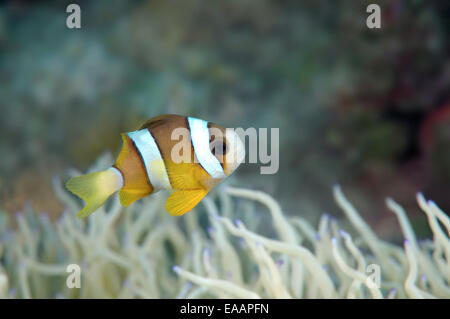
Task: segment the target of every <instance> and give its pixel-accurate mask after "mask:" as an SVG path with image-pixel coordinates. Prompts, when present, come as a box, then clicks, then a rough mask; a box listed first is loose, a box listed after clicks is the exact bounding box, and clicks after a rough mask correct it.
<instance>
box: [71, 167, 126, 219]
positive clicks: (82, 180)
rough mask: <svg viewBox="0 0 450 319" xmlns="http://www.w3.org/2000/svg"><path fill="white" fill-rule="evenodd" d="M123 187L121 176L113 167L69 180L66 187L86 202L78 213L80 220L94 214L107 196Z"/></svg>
mask: <svg viewBox="0 0 450 319" xmlns="http://www.w3.org/2000/svg"><path fill="white" fill-rule="evenodd" d="M122 186H123V179H122V174H121V173H120V172H119V171H118V170H117V169H116V168H114V167H111V168H109V169H107V170H105V171H102V172H96V173H90V174H86V175H81V176H77V177H73V178H71V179H69V180H68V181H67V183H66V187H67V189H68V190H69V191H71V192H72V193H74V194H75V195H77V196H78V197H80V198H81V199H83V200H84V201H85V202H86V206H84V207H83V209H82V210H81V211H79V212H78V214H77V216H78V217H80V218H83V217H87V216H89V215H90V214H92V213H93V212H95V211H96V210H97V209H98V208H99V207H100V206H102V205H103V203H104V202H105V201H106V200H107V199H108V197H109V196H111V195H112V194H114V193H115V192H116V191H118V190H119V189H120V188H122Z"/></svg>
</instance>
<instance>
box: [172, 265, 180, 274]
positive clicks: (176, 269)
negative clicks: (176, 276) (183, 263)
mask: <svg viewBox="0 0 450 319" xmlns="http://www.w3.org/2000/svg"><path fill="white" fill-rule="evenodd" d="M172 271H173V272H175V273H178V272H179V271H180V266H178V265H173V266H172Z"/></svg>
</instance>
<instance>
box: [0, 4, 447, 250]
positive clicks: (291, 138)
mask: <svg viewBox="0 0 450 319" xmlns="http://www.w3.org/2000/svg"><path fill="white" fill-rule="evenodd" d="M71 2H72V1H57V2H55V1H6V2H2V4H0V111H1V112H0V113H1V116H0V136H1V138H0V155H1V156H0V158H1V161H0V208H1V209H2V213H1V214H2V215H3V214H9V215H13V214H15V213H16V212H18V211H23V210H24V209H28V207H29V209H30V210H32V211H34V212H36V213H42V212H47V213H48V214H49V216H50V219H51V220H56V219H57V218H58V216H59V215H60V214H61V212H62V211H63V210H64V209H65V206H64V205H61V202H60V200H58V198H57V196H55V194H54V191H53V188H52V178H53V176H55V175H59V176H65V174H66V172H67V168H68V167H76V168H78V169H80V170H83V171H84V170H86V169H87V168H88V166H89V165H90V164H91V163H92V162H93V161H94V160H95V159H96V158H98V156H99V155H100V154H102V153H103V152H104V151H105V150H110V151H111V152H112V153H113V154H116V153H117V151H118V148H119V147H120V137H119V133H120V132H124V131H130V130H134V129H135V128H136V127H137V126H139V125H140V124H141V123H142V122H144V121H145V120H146V119H148V118H150V117H152V116H155V115H159V114H162V113H180V114H189V115H192V116H198V117H201V118H204V119H207V120H210V121H213V122H217V123H220V124H223V125H225V126H228V127H244V128H247V127H257V128H258V127H269V128H270V127H279V128H280V171H279V173H278V174H276V175H260V174H259V167H258V165H250V164H247V165H243V166H242V167H241V168H240V169H239V171H238V172H237V174H238V175H239V177H240V178H239V181H238V183H237V184H238V185H239V186H240V187H245V188H250V189H257V190H261V191H265V192H267V193H269V194H271V195H272V196H274V197H275V198H277V199H278V200H279V202H280V203H281V206H282V208H283V210H284V212H285V213H286V214H287V215H288V216H302V217H304V218H307V219H308V220H309V221H310V222H311V223H313V224H314V223H317V222H318V219H319V216H321V215H322V212H324V211H338V209H337V207H336V204H335V202H334V201H333V199H332V197H331V196H328V194H329V189H330V187H331V185H333V184H334V183H335V182H339V183H341V184H342V185H344V186H345V189H346V191H347V192H348V194H349V196H350V197H351V199H352V202H353V203H354V204H355V205H356V206H357V207H359V208H360V212H361V214H362V215H363V217H364V219H365V220H367V222H368V223H369V224H370V225H371V226H372V227H373V229H374V231H375V233H376V234H378V235H380V236H383V238H389V239H391V240H396V241H397V242H399V243H401V241H402V239H403V238H402V236H401V234H400V233H399V232H398V231H397V225H396V222H395V216H394V215H392V214H391V213H390V211H389V209H387V208H386V206H385V204H384V198H385V197H387V196H392V197H393V198H395V199H396V200H397V201H398V202H400V203H402V205H403V207H405V209H406V210H407V211H408V212H409V216H410V217H411V223H412V225H413V226H414V228H415V229H416V232H417V236H418V237H420V238H425V237H426V238H429V237H430V236H431V234H432V232H431V230H430V228H429V227H428V223H427V218H426V216H425V215H423V214H422V213H421V210H420V209H419V208H418V206H417V203H416V201H415V200H414V198H415V196H416V192H418V191H422V192H423V193H424V194H425V195H426V196H427V197H430V198H433V199H434V200H435V201H436V202H437V203H439V205H440V207H441V208H442V209H443V211H450V197H449V196H448V193H449V192H450V165H449V160H450V147H449V145H450V143H449V142H450V132H449V127H450V126H449V122H450V116H449V114H450V111H449V110H450V96H449V92H450V90H449V87H450V65H449V61H450V59H449V52H450V47H449V41H450V40H449V39H450V37H449V34H448V30H449V29H450V26H449V21H450V19H449V16H450V13H449V12H450V4H449V2H448V1H421V0H417V1H398V0H394V1H379V2H377V3H379V4H380V6H381V9H382V28H381V29H380V30H369V29H367V27H366V25H365V19H366V16H367V13H366V6H367V4H368V3H369V2H368V1H350V0H349V1H332V2H330V1H312V0H306V1H270V0H231V1H214V2H211V1H208V2H207V3H205V1H199V0H187V1H162V0H161V1H111V0H96V1H77V3H78V4H79V5H80V6H81V9H82V28H81V29H80V30H70V29H68V28H67V27H66V24H65V20H66V17H67V13H66V12H65V8H66V6H67V5H68V4H69V3H71ZM256 209H257V210H258V209H259V210H261V209H262V208H261V207H260V206H258V205H256ZM338 217H339V216H338ZM340 217H343V215H341V216H340ZM13 220H15V219H14V218H13Z"/></svg>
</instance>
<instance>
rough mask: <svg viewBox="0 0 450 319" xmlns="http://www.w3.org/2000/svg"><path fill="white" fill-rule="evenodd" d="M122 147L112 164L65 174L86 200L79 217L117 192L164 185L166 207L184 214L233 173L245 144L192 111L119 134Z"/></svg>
mask: <svg viewBox="0 0 450 319" xmlns="http://www.w3.org/2000/svg"><path fill="white" fill-rule="evenodd" d="M122 141H123V145H122V149H121V151H120V153H119V156H118V157H117V160H116V162H115V163H114V165H112V166H111V167H110V168H108V169H106V170H104V171H101V172H95V173H90V174H86V175H81V176H77V177H73V178H71V179H69V180H68V181H67V183H66V187H67V189H68V190H69V191H71V192H72V193H73V194H75V195H77V196H78V197H80V198H81V199H83V200H84V201H85V206H84V207H83V209H82V210H81V211H80V212H78V214H77V216H78V217H86V216H88V215H90V214H92V213H93V212H95V211H96V210H97V209H98V208H99V207H100V206H102V205H103V204H104V203H105V201H106V200H107V199H108V197H110V196H111V195H112V194H114V193H115V192H117V191H119V198H120V203H121V204H122V205H123V206H129V205H131V204H132V203H133V202H134V201H136V200H138V199H140V198H142V197H145V196H148V195H150V194H153V193H155V192H157V191H160V190H163V189H166V190H169V191H171V192H172V193H171V195H170V196H169V197H168V199H167V201H166V205H165V207H166V209H167V211H168V212H169V213H170V214H171V215H174V216H180V215H183V214H185V213H187V212H189V211H190V210H192V208H194V207H195V206H196V205H197V204H198V203H199V202H200V201H201V200H202V198H203V197H205V195H206V194H207V193H208V192H209V191H210V190H211V188H213V187H214V186H216V185H217V184H219V183H220V182H221V181H223V180H224V179H225V178H226V177H227V176H229V175H230V174H231V173H233V172H234V171H235V170H236V169H237V167H238V166H239V165H240V163H241V162H242V161H243V159H244V157H245V148H244V144H243V143H242V141H241V139H240V138H239V136H238V135H237V134H236V132H235V131H234V130H232V129H226V128H224V127H222V126H219V125H216V124H214V123H211V122H207V121H204V120H201V119H197V118H193V117H190V116H180V115H161V116H158V117H155V118H152V119H150V120H148V121H147V122H146V123H145V124H144V125H142V127H141V128H140V129H139V130H137V131H134V132H128V133H122Z"/></svg>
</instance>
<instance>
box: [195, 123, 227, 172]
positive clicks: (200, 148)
mask: <svg viewBox="0 0 450 319" xmlns="http://www.w3.org/2000/svg"><path fill="white" fill-rule="evenodd" d="M187 119H188V124H189V129H190V130H191V140H192V146H193V147H194V153H195V156H196V157H197V159H198V161H199V163H200V165H201V166H202V167H203V169H204V170H205V171H206V172H207V173H208V174H209V175H210V176H211V177H212V178H214V179H223V178H225V177H226V175H225V172H224V171H223V168H222V165H220V163H219V160H218V159H217V158H216V157H215V156H214V154H213V153H212V152H211V149H210V147H209V129H208V122H206V121H203V120H200V119H196V118H193V117H188V118H187Z"/></svg>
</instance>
